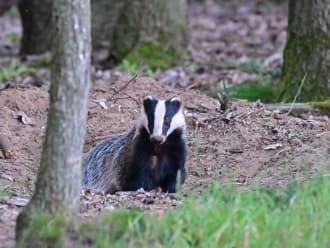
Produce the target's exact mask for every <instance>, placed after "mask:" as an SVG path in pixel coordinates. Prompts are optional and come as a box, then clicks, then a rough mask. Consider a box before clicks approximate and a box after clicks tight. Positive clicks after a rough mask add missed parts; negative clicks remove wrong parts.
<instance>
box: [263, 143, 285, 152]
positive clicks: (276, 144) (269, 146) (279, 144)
mask: <svg viewBox="0 0 330 248" xmlns="http://www.w3.org/2000/svg"><path fill="white" fill-rule="evenodd" d="M280 147H282V143H275V144H271V145H268V146H266V147H265V148H264V150H266V151H268V150H276V149H277V148H280Z"/></svg>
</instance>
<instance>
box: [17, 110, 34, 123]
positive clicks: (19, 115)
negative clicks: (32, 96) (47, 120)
mask: <svg viewBox="0 0 330 248" xmlns="http://www.w3.org/2000/svg"><path fill="white" fill-rule="evenodd" d="M13 117H14V118H15V119H18V120H19V121H20V122H22V123H23V124H25V125H35V122H34V120H33V119H32V118H30V117H28V116H27V115H26V114H25V113H24V112H23V111H17V112H13Z"/></svg>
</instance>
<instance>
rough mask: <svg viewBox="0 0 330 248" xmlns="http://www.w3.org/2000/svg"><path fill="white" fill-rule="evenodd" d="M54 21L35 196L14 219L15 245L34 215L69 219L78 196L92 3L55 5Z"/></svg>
mask: <svg viewBox="0 0 330 248" xmlns="http://www.w3.org/2000/svg"><path fill="white" fill-rule="evenodd" d="M53 16H54V23H55V30H56V33H55V36H54V43H53V46H52V54H53V62H52V67H51V86H50V108H49V113H48V123H47V132H46V138H45V142H44V146H43V152H42V156H41V163H40V168H39V173H38V179H37V183H36V191H35V193H34V195H33V196H32V199H31V201H30V203H29V205H28V206H27V207H26V208H25V209H24V210H23V212H22V213H21V214H20V215H19V217H18V219H17V227H16V231H17V232H16V237H17V240H18V244H23V243H24V242H30V239H33V237H30V236H28V237H27V236H26V235H23V234H24V231H25V230H27V228H28V226H29V224H30V221H31V219H30V217H31V212H32V211H33V210H35V209H36V210H39V211H42V212H46V213H48V214H50V215H54V214H65V215H68V216H70V214H72V213H73V212H74V210H75V208H76V207H77V204H78V200H79V195H80V181H81V180H80V174H81V162H82V148H83V143H84V136H85V123H86V116H87V102H88V92H89V87H90V72H89V65H90V1H89V0H84V1H71V0H57V1H54V6H53ZM26 239H28V240H26ZM27 244H29V243H25V244H24V245H25V246H26V247H31V246H29V245H27Z"/></svg>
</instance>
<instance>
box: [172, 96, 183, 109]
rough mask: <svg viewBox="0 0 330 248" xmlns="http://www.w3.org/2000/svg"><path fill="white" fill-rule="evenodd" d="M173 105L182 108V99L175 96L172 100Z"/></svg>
mask: <svg viewBox="0 0 330 248" xmlns="http://www.w3.org/2000/svg"><path fill="white" fill-rule="evenodd" d="M170 102H171V104H172V105H174V106H176V107H177V108H180V107H181V99H180V97H178V96H174V97H172V98H171V99H170Z"/></svg>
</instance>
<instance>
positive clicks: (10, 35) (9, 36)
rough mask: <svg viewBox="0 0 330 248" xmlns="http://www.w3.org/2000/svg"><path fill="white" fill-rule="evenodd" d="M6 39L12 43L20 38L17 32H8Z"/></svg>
mask: <svg viewBox="0 0 330 248" xmlns="http://www.w3.org/2000/svg"><path fill="white" fill-rule="evenodd" d="M6 39H7V40H8V41H9V42H11V43H16V42H18V40H19V39H18V36H17V34H16V33H8V34H7V35H6Z"/></svg>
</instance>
